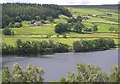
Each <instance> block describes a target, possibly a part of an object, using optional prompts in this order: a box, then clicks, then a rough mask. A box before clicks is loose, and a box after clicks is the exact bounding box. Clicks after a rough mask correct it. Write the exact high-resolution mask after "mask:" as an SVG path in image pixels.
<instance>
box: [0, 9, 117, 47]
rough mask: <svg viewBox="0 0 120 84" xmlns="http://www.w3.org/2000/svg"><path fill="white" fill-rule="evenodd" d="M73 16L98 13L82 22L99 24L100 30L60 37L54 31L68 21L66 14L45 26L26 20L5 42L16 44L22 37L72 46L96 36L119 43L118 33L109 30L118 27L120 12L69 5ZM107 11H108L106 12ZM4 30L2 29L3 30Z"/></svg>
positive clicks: (90, 24) (87, 24)
mask: <svg viewBox="0 0 120 84" xmlns="http://www.w3.org/2000/svg"><path fill="white" fill-rule="evenodd" d="M67 8H68V9H69V10H70V11H71V13H72V14H73V16H75V17H76V16H79V15H82V16H88V14H91V15H98V17H93V16H90V17H89V19H88V20H85V21H83V22H82V23H83V24H84V25H85V27H87V28H92V27H93V26H94V24H95V25H97V26H98V29H99V30H98V32H97V33H92V34H78V33H74V32H70V33H66V35H67V38H63V36H62V35H60V36H59V38H58V37H57V36H56V35H57V33H55V32H54V28H55V25H56V24H57V23H66V22H67V21H66V18H68V17H66V16H64V15H60V16H59V18H56V19H54V22H55V23H54V24H50V23H49V24H44V25H43V26H37V27H30V26H29V23H30V21H24V22H23V27H22V28H11V29H12V30H13V31H14V33H15V36H4V35H3V40H2V41H3V42H5V43H7V44H10V45H15V42H16V40H17V39H22V40H23V41H26V40H30V41H34V40H35V41H42V40H47V41H48V40H53V41H55V42H62V43H66V44H68V45H70V46H72V43H73V42H74V41H77V40H80V39H95V38H112V39H114V40H115V43H116V44H118V39H119V37H118V34H117V33H115V32H113V33H111V32H110V31H109V28H110V27H114V28H118V22H117V19H118V13H116V12H114V11H112V10H108V9H94V8H92V9H91V8H75V7H67ZM106 11H107V12H106ZM107 13H110V14H112V16H107ZM1 31H2V30H0V32H1ZM47 35H51V37H50V38H47Z"/></svg>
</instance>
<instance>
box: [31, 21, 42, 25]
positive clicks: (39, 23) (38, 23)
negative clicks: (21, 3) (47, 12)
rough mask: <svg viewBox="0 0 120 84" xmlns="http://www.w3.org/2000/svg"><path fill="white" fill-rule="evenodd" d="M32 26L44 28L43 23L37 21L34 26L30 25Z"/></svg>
mask: <svg viewBox="0 0 120 84" xmlns="http://www.w3.org/2000/svg"><path fill="white" fill-rule="evenodd" d="M30 26H43V23H42V22H41V21H36V22H34V23H33V24H30Z"/></svg>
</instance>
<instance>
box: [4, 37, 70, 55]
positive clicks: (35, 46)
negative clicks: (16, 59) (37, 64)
mask: <svg viewBox="0 0 120 84" xmlns="http://www.w3.org/2000/svg"><path fill="white" fill-rule="evenodd" d="M68 51H69V46H68V45H67V44H64V43H55V42H53V41H51V40H50V41H40V42H39V41H32V42H30V41H25V42H23V41H22V40H20V39H18V40H17V41H16V46H12V45H7V44H6V43H3V44H2V54H3V55H9V54H17V55H23V54H26V55H33V54H36V55H37V54H52V53H57V52H61V53H62V52H68Z"/></svg>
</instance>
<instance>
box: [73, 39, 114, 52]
mask: <svg viewBox="0 0 120 84" xmlns="http://www.w3.org/2000/svg"><path fill="white" fill-rule="evenodd" d="M114 47H115V43H114V40H112V39H104V38H99V39H94V40H80V41H76V42H74V43H73V49H74V50H75V52H87V51H96V50H106V49H109V48H114Z"/></svg>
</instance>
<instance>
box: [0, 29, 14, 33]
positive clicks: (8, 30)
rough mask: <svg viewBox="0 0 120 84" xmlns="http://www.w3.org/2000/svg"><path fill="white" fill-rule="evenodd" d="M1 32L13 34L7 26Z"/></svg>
mask: <svg viewBox="0 0 120 84" xmlns="http://www.w3.org/2000/svg"><path fill="white" fill-rule="evenodd" d="M2 33H3V34H4V35H14V32H13V31H12V30H11V29H9V28H4V29H3V32H2Z"/></svg>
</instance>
